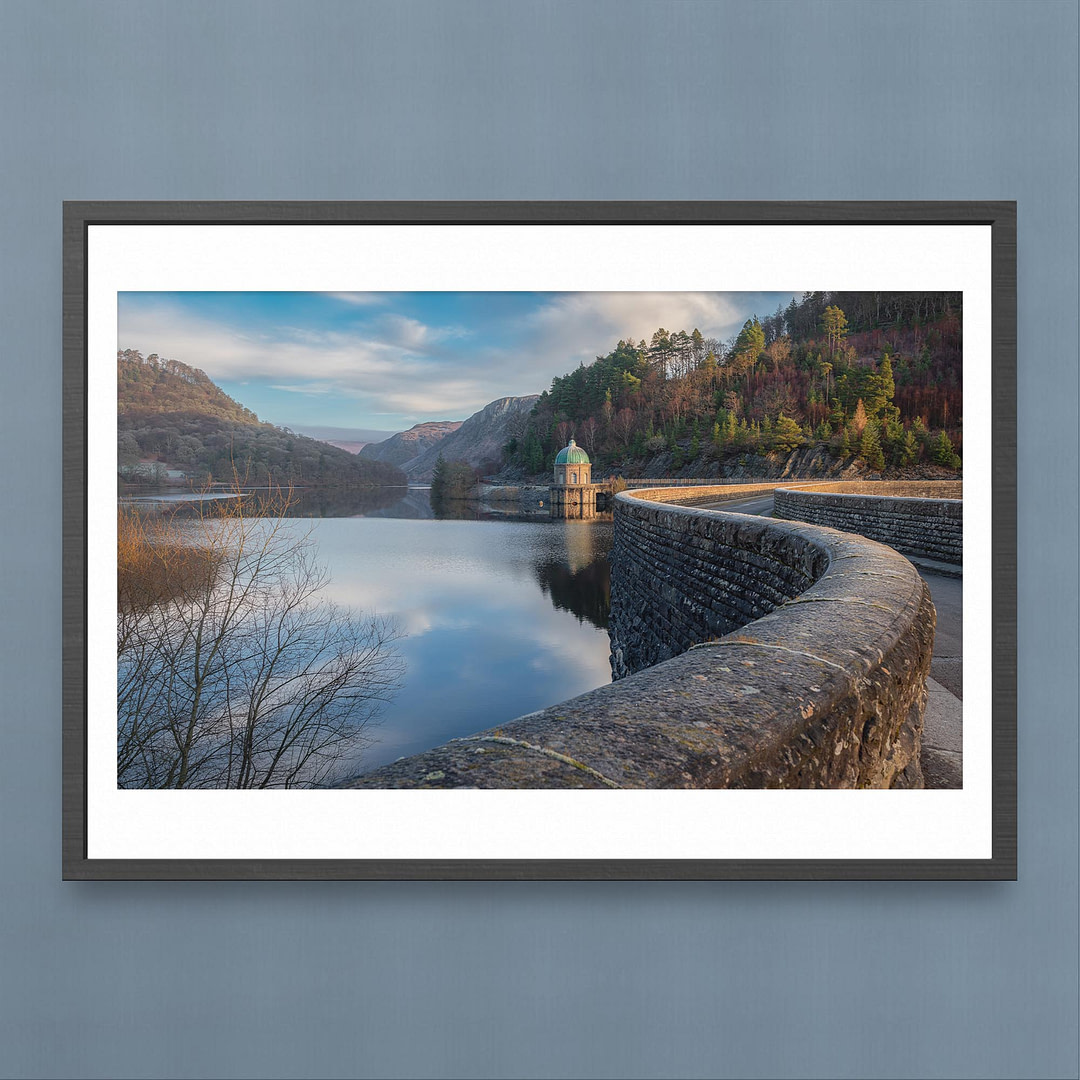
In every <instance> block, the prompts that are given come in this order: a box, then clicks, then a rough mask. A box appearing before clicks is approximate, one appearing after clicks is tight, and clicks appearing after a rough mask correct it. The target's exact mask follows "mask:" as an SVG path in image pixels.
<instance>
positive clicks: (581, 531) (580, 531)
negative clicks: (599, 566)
mask: <svg viewBox="0 0 1080 1080" xmlns="http://www.w3.org/2000/svg"><path fill="white" fill-rule="evenodd" d="M562 530H563V536H564V537H565V539H566V565H567V566H568V567H570V573H572V574H576V573H578V572H579V571H580V570H584V569H585V567H586V566H589V565H590V564H592V563H593V562H594V561H595V560H596V558H597V555H596V533H595V531H594V526H592V525H564V526H562Z"/></svg>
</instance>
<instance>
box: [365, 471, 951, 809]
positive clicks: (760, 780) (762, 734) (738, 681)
mask: <svg viewBox="0 0 1080 1080" xmlns="http://www.w3.org/2000/svg"><path fill="white" fill-rule="evenodd" d="M760 486H761V487H762V488H764V489H767V490H772V489H773V488H774V487H775V486H776V485H775V484H768V485H760ZM713 494H714V492H712V491H708V490H705V489H703V488H702V489H689V490H687V489H685V488H684V489H682V490H681V491H678V492H674V491H671V490H670V489H668V490H664V489H660V490H656V489H648V490H646V491H635V492H622V493H620V494H619V495H618V496H617V497H616V503H617V504H622V505H623V507H624V510H625V511H627V512H629V515H630V518H635V517H638V516H640V515H655V514H657V513H658V512H660V513H662V514H668V515H674V516H675V518H677V519H681V521H682V524H683V525H685V526H686V528H687V529H688V530H690V531H691V532H692V531H694V530H696V529H699V528H706V529H712V528H713V527H714V526H715V527H716V530H718V531H719V532H720V533H723V534H724V536H726V537H730V540H731V542H732V543H734V544H736V545H737V546H739V547H743V548H754V547H755V546H757V547H760V548H761V549H762V550H765V549H768V550H770V552H771V553H772V557H773V558H777V557H781V556H782V555H786V557H790V558H791V559H793V560H797V561H798V562H799V564H800V565H803V566H806V565H813V566H814V567H815V575H817V576H816V580H815V581H814V583H813V584H812V585H811V586H810V588H809V589H807V590H806V591H805V592H803V593H802V594H801V595H800V596H798V597H796V598H794V599H792V600H790V601H789V602H787V603H785V604H783V605H782V606H781V607H779V608H776V609H775V610H774V611H773V612H772V613H771V614H768V615H766V616H764V617H763V618H760V619H757V620H755V621H754V622H751V623H749V624H747V625H746V626H743V627H742V628H741V629H739V630H737V631H735V632H734V633H731V634H728V635H726V636H724V637H722V638H720V639H719V640H716V641H703V642H702V643H701V644H699V645H698V646H697V647H694V648H691V649H690V650H689V651H687V652H684V653H682V654H681V655H679V656H676V657H674V658H673V659H671V660H666V661H664V662H663V663H660V664H657V665H655V666H654V667H650V668H647V669H645V670H643V671H640V672H638V673H637V674H635V675H630V676H627V677H626V678H623V679H621V680H619V681H618V682H615V683H612V684H609V685H606V686H602V687H600V688H598V689H596V690H591V691H589V692H588V693H585V694H582V695H580V696H579V697H576V698H572V699H571V700H569V701H564V702H562V703H561V704H559V705H554V706H552V707H550V708H547V709H542V710H540V711H539V712H535V713H530V714H529V715H527V716H522V717H518V718H517V719H515V720H510V721H508V722H507V723H505V724H503V725H501V726H499V727H496V728H491V729H489V730H487V731H482V732H479V733H477V734H476V735H471V736H468V737H465V738H460V739H454V740H451V741H450V742H449V743H447V744H445V745H444V746H440V747H436V748H435V749H433V750H429V751H426V752H425V753H422V754H416V755H414V756H412V757H408V758H404V759H402V760H400V761H397V762H394V763H393V764H390V765H385V766H382V767H380V768H379V769H376V770H374V771H373V772H371V773H368V774H366V775H363V776H360V777H357V778H356V779H354V780H352V781H349V782H347V783H346V784H345V785H344V786H348V787H377V788H445V787H466V788H603V787H615V788H623V787H625V788H697V787H771V786H785V785H787V784H790V783H792V782H795V783H796V784H798V785H800V786H829V787H834V786H853V785H854V784H855V783H868V784H871V785H873V786H877V785H876V784H875V782H874V781H873V780H869V781H867V780H866V779H865V778H862V779H857V780H856V779H853V777H856V776H858V775H859V774H858V772H857V770H858V768H859V765H858V758H859V756H860V754H861V753H862V750H861V744H860V738H862V737H863V734H864V733H865V732H873V731H876V730H877V728H874V727H873V725H874V724H875V723H876V722H875V720H874V717H875V715H877V714H876V713H875V708H878V706H875V704H874V703H875V701H877V702H880V701H882V700H884V699H883V697H882V695H883V694H889V693H892V692H893V689H891V688H895V687H896V686H897V685H898V684H899V683H898V680H899V682H902V681H903V679H902V677H901V676H899V675H898V674H896V673H897V672H901V671H911V672H916V673H917V672H918V671H920V670H921V668H920V665H922V664H924V663H925V665H928V664H929V649H930V644H931V643H932V641H933V625H934V616H933V607H932V605H931V604H930V600H929V594H928V592H927V589H926V587H925V585H924V583H923V582H922V580H921V579H920V577H919V575H918V573H917V572H916V571H915V568H914V567H913V566H912V565H911V563H909V562H908V561H907V560H906V559H905V558H903V556H901V555H899V554H897V553H896V552H895V551H894V550H892V549H891V548H888V547H886V546H884V545H883V544H878V543H875V542H874V541H871V540H866V539H863V538H862V537H858V536H854V535H852V534H849V533H842V532H838V531H836V530H834V529H827V528H821V527H818V526H813V525H806V524H803V523H796V522H787V521H773V520H769V519H764V518H757V517H751V516H748V515H743V514H738V515H736V514H728V513H724V512H721V511H714V510H704V509H699V508H695V507H693V506H686V505H681V506H680V505H670V503H671V502H673V500H674V498H675V497H679V498H680V501H683V500H691V501H693V500H695V499H704V498H711V497H712V496H713ZM618 513H619V511H617V518H618ZM672 523H673V524H675V521H674V519H673V521H672ZM627 524H628V527H632V523H630V522H628V523H627ZM683 535H684V534H683ZM679 536H680V534H679V533H678V532H676V531H673V533H672V541H673V544H677V543H678V540H679ZM722 546H723V545H722V544H721V545H720V547H718V553H719V551H720V550H721V549H722ZM719 557H720V556H719V554H718V558H719ZM721 569H722V568H721V567H720V566H719V564H718V573H719V572H721ZM890 671H892V672H893V674H890ZM923 674H925V672H923ZM915 679H916V675H912V685H914V680H915ZM909 689H910V688H909ZM905 692H907V691H905ZM911 692H914V693H918V692H920V691H919V690H918V689H917V688H916V689H915V690H914V691H911ZM875 695H877V696H875ZM907 707H908V706H907V705H905V706H904V708H905V709H906V708H907ZM841 715H842V716H843V717H844V718H845V720H844V723H845V725H846V726H844V727H843V730H844V732H846V734H845V733H841V734H837V730H838V729H837V727H836V724H835V718H836V717H837V716H841ZM842 726H843V725H842ZM851 731H855V732H856V734H854V735H852V734H851ZM807 763H809V764H807ZM805 769H809V770H810V773H809V774H807V773H806V772H805V771H803V772H800V771H799V770H805ZM852 770H856V771H855V772H853V771H852ZM807 775H809V777H810V779H805V777H806V776H807ZM793 776H801V777H804V779H803V780H795V781H792V779H791V778H792V777H793Z"/></svg>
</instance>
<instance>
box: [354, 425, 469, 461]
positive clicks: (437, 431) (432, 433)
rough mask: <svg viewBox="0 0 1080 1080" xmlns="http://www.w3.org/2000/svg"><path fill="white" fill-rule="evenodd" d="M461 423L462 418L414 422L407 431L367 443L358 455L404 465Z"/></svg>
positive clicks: (451, 432) (453, 430)
mask: <svg viewBox="0 0 1080 1080" xmlns="http://www.w3.org/2000/svg"><path fill="white" fill-rule="evenodd" d="M463 423H464V421H462V420H432V421H429V422H428V423H426V424H414V425H413V426H412V427H411V428H409V430H408V431H399V432H398V433H397V434H396V435H391V436H390V438H389V439H384V440H383V441H382V442H377V443H368V444H367V445H366V446H364V447H363V448H362V449H361V450H360V455H361V456H362V457H364V458H369V459H370V460H372V461H384V462H386V463H387V464H389V465H398V466H400V465H404V464H405V463H406V462H408V461H412V459H413V458H415V457H419V455H420V454H422V453H424V451H425V450H429V449H430V448H431V447H433V446H435V445H436V444H438V443H440V442H442V440H443V439H445V438H446V437H447V436H448V435H452V434H453V433H454V432H455V431H457V429H458V428H459V427H461V425H462V424H463Z"/></svg>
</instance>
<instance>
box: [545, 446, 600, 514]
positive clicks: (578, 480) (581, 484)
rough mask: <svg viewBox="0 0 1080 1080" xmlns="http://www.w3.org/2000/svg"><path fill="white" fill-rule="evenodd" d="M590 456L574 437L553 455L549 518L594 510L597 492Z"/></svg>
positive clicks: (592, 511)
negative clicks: (553, 464)
mask: <svg viewBox="0 0 1080 1080" xmlns="http://www.w3.org/2000/svg"><path fill="white" fill-rule="evenodd" d="M599 488H600V485H599V484H594V483H593V482H592V462H590V461H589V455H588V454H586V453H585V451H584V450H582V448H581V447H580V446H578V444H577V443H576V442H574V440H573V439H571V440H570V442H569V444H568V445H567V446H564V447H563V449H562V450H560V451H559V452H558V454H556V455H555V475H554V477H553V478H552V484H551V488H550V489H549V491H550V506H551V516H552V517H565V518H586V517H592V516H593V515H594V514H595V513H596V493H597V491H598V490H599Z"/></svg>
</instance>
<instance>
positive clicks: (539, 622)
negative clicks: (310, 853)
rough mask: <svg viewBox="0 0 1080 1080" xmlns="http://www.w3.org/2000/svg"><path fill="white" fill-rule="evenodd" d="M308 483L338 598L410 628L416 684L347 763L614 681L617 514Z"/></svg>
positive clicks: (303, 511) (355, 765) (409, 675)
mask: <svg viewBox="0 0 1080 1080" xmlns="http://www.w3.org/2000/svg"><path fill="white" fill-rule="evenodd" d="M141 494H150V493H148V492H143V493H141ZM172 494H174V495H175V494H176V492H175V491H173V492H172ZM296 494H297V496H298V497H297V498H296V499H295V501H294V505H293V506H292V508H291V509H290V511H289V513H290V516H298V517H307V518H317V519H319V520H317V521H316V522H314V530H313V537H314V541H315V543H317V545H318V555H319V559H320V562H322V563H323V564H324V565H325V566H326V568H327V570H328V571H329V575H330V582H329V585H328V586H327V590H326V596H327V599H330V600H333V601H335V602H337V603H339V604H342V605H345V606H346V607H349V608H351V609H353V610H354V611H357V612H372V611H374V612H377V613H378V614H380V615H383V616H387V617H389V618H392V619H393V620H394V621H395V623H396V624H397V625H399V626H400V627H401V628H402V629H403V630H404V631H405V634H406V636H405V637H404V638H402V639H401V640H400V641H399V642H398V643H397V648H398V652H399V653H400V655H401V656H402V658H403V659H404V661H405V665H406V672H405V677H404V684H403V686H402V688H401V690H400V692H399V693H398V694H397V696H396V697H395V698H394V700H393V701H392V702H391V703H390V704H389V705H387V707H386V708H385V710H384V712H383V713H382V715H381V719H380V721H379V723H378V724H377V726H376V727H375V728H374V729H369V733H370V734H371V735H372V736H373V737H374V738H375V739H376V740H377V741H376V742H375V744H374V745H372V746H370V747H369V748H367V749H366V750H365V751H364V753H363V755H362V756H361V757H360V758H357V759H356V760H354V761H352V762H349V763H348V765H347V767H346V768H345V769H344V770H343V775H345V774H350V775H352V774H355V773H357V772H360V771H364V770H366V769H369V768H373V767H375V766H377V765H381V764H384V763H386V762H388V761H393V760H394V759H395V758H397V757H400V756H402V755H405V754H412V753H417V752H419V751H421V750H425V749H428V748H430V747H432V746H437V745H439V744H440V743H443V742H446V741H447V740H448V739H451V738H455V737H457V736H461V735H468V734H471V733H472V732H475V731H479V730H482V729H484V728H489V727H494V726H497V725H498V724H500V723H503V722H505V721H508V720H511V719H513V718H514V717H516V716H521V715H522V714H523V713H527V712H532V711H534V710H536V709H542V708H546V707H547V706H549V705H554V704H556V703H557V702H559V701H563V700H565V699H566V698H569V697H573V696H575V695H576V694H580V693H583V692H584V691H586V690H590V689H593V688H594V687H597V686H601V685H603V684H605V683H607V682H610V680H611V669H610V666H609V662H608V656H609V653H610V643H609V641H608V636H607V632H606V627H607V623H608V610H609V599H610V577H609V571H608V553H609V551H610V548H611V535H612V523H611V515H610V514H607V515H601V516H599V517H597V518H595V519H592V520H585V521H582V520H576V521H575V520H569V521H568V520H555V521H553V520H551V519H550V518H549V517H548V515H547V514H546V513H545V512H541V513H540V514H522V513H520V512H519V511H518V509H517V506H516V505H515V504H512V503H511V504H499V505H482V504H477V503H454V504H448V507H447V508H448V510H449V513H448V514H446V515H445V516H443V517H439V518H436V517H435V515H434V514H433V512H432V510H431V505H430V502H429V493H428V489H427V488H408V489H404V488H384V489H377V490H373V491H367V490H365V491H359V490H338V489H315V490H308V491H304V492H299V493H296Z"/></svg>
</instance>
